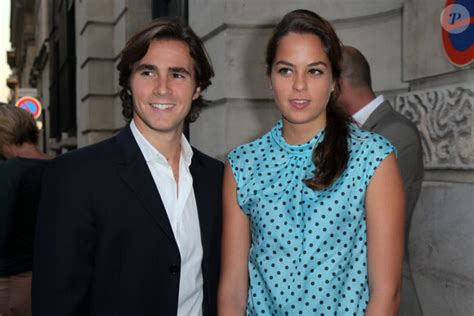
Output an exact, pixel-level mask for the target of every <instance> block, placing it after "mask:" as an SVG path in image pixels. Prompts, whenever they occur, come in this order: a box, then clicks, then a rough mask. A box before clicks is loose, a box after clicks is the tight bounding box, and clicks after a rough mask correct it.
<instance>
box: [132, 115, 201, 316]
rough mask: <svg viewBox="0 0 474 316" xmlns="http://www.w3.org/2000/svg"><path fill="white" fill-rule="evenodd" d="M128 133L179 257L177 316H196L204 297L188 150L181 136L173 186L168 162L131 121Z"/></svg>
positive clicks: (186, 143)
mask: <svg viewBox="0 0 474 316" xmlns="http://www.w3.org/2000/svg"><path fill="white" fill-rule="evenodd" d="M130 129H131V130H132V134H133V136H134V137H135V140H136V141H137V143H138V147H140V150H141V152H142V154H143V156H144V157H145V160H146V163H147V165H148V168H149V169H150V172H151V175H152V176H153V180H154V181H155V185H156V187H157V189H158V192H159V193H160V197H161V200H162V201H163V204H164V206H165V209H166V213H167V214H168V219H169V221H170V223H171V228H172V229H173V234H174V237H175V239H176V242H177V244H178V248H179V252H180V255H181V277H180V281H179V296H178V314H177V315H178V316H188V315H193V316H194V315H196V316H200V315H202V303H203V297H204V293H203V277H202V269H201V263H202V257H203V250H202V244H201V230H200V228H199V217H198V212H197V205H196V199H195V196H194V189H193V178H192V176H191V172H190V171H189V166H190V164H191V158H192V156H193V151H192V148H191V146H190V145H189V143H188V141H187V140H186V138H185V137H184V136H183V135H181V155H180V158H179V183H178V185H176V181H175V178H174V176H173V170H172V169H171V166H170V165H169V164H168V161H167V160H166V158H165V157H164V156H163V155H162V154H161V153H160V152H159V151H158V150H157V149H156V148H155V147H153V145H152V144H151V143H150V142H149V141H148V140H147V139H146V138H145V137H144V136H143V134H142V133H140V131H139V130H138V128H137V127H136V125H135V123H134V121H133V120H132V122H131V123H130Z"/></svg>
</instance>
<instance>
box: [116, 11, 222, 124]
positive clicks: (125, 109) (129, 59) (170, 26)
mask: <svg viewBox="0 0 474 316" xmlns="http://www.w3.org/2000/svg"><path fill="white" fill-rule="evenodd" d="M154 40H177V41H181V42H183V43H185V44H186V45H187V46H188V47H189V52H190V54H191V57H192V58H193V60H194V74H195V78H196V86H197V87H199V88H200V89H201V92H202V91H204V90H205V89H206V88H207V87H208V86H209V85H210V84H211V78H212V77H214V70H213V68H212V64H211V62H210V59H209V57H208V55H207V52H206V49H205V48H204V44H203V43H202V41H201V39H200V38H199V37H198V36H197V35H196V34H195V33H194V32H193V30H192V29H191V28H190V27H189V26H187V25H184V24H183V23H182V22H180V21H179V20H178V19H176V18H171V17H161V18H159V19H156V20H154V21H153V22H152V23H151V24H150V25H148V26H147V27H146V28H144V29H143V30H141V31H139V32H138V33H136V34H135V35H133V36H132V38H130V39H129V41H128V42H127V45H126V46H125V48H124V49H123V50H122V53H121V55H120V61H119V63H118V65H117V69H118V71H119V84H120V86H121V87H122V89H121V90H120V100H122V114H123V116H124V117H125V119H126V120H127V121H130V120H131V119H132V117H133V101H132V96H131V93H130V76H131V74H132V67H133V65H134V64H135V63H136V62H137V61H139V60H140V59H142V58H143V56H145V54H146V53H147V51H148V47H149V46H150V43H151V42H152V41H154ZM207 103H208V101H207V100H204V99H203V98H202V96H199V98H197V99H196V100H194V101H193V102H192V105H191V110H190V112H189V113H188V115H187V117H186V122H194V121H195V120H196V119H197V118H198V116H199V111H200V110H201V108H202V107H204V106H206V105H207Z"/></svg>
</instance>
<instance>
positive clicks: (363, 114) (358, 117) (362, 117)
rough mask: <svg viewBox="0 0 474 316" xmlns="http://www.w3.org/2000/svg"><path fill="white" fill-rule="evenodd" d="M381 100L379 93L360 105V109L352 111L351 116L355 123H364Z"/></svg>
mask: <svg viewBox="0 0 474 316" xmlns="http://www.w3.org/2000/svg"><path fill="white" fill-rule="evenodd" d="M383 101H385V99H384V97H383V95H379V96H378V97H376V98H375V99H373V100H372V101H370V102H369V103H367V104H366V105H365V106H364V107H362V109H360V110H359V111H357V112H356V113H354V115H352V117H353V118H354V120H355V121H356V122H357V123H359V125H360V126H362V125H364V123H365V122H366V121H367V119H368V118H369V116H370V115H371V114H372V112H374V111H375V109H377V108H378V106H379V105H380V104H382V103H383Z"/></svg>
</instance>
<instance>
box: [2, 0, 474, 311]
mask: <svg viewBox="0 0 474 316" xmlns="http://www.w3.org/2000/svg"><path fill="white" fill-rule="evenodd" d="M11 3H12V13H11V16H12V20H11V27H12V28H11V40H12V48H13V50H12V52H9V53H8V60H9V63H10V65H11V67H12V71H13V73H12V76H11V77H10V79H9V82H8V83H9V86H10V87H13V89H12V91H16V92H14V93H12V100H13V99H15V98H16V97H17V96H18V91H20V90H19V89H25V88H26V89H28V88H29V89H35V91H36V93H37V96H38V98H39V99H40V100H41V101H42V103H43V104H44V107H45V111H44V112H45V117H44V121H45V124H44V125H45V128H44V130H45V148H46V150H48V151H50V152H53V153H56V154H59V153H62V152H64V151H67V150H71V149H74V148H77V147H81V146H84V145H87V144H91V143H95V142H97V141H100V140H102V139H104V138H107V137H110V136H111V135H113V134H114V133H115V132H116V131H117V130H118V129H120V128H121V127H122V126H123V125H124V124H125V122H124V120H123V119H122V116H121V106H120V100H119V98H118V91H119V87H118V84H117V82H118V73H117V71H116V70H115V67H116V65H117V62H118V58H119V53H120V50H121V49H122V48H123V47H124V46H125V43H126V40H127V38H128V37H129V36H130V35H131V34H132V33H134V32H135V31H136V30H137V29H139V28H140V27H141V26H143V25H144V24H146V23H147V22H148V21H150V20H151V19H152V18H153V17H157V16H160V15H165V14H171V15H179V16H181V17H182V18H183V19H187V20H188V22H189V24H190V25H191V26H192V27H193V29H194V30H195V31H196V32H197V33H198V35H199V36H201V38H202V39H203V40H204V42H205V45H206V47H207V49H208V52H209V54H210V56H211V59H212V61H213V64H214V68H215V71H216V77H215V78H214V80H213V84H212V86H211V87H210V88H209V89H208V91H207V92H206V98H207V99H210V100H212V101H213V102H212V104H211V105H210V106H209V107H208V108H206V109H205V110H204V111H203V112H202V114H201V117H200V118H199V119H198V120H197V122H195V123H193V124H191V126H190V140H191V143H192V144H193V145H194V146H196V147H197V148H199V149H201V150H203V151H205V152H208V153H209V154H211V155H212V156H214V157H218V158H220V159H224V158H225V155H226V153H227V152H228V151H229V150H231V149H232V148H234V147H235V146H237V145H239V144H242V143H244V142H247V141H250V140H252V139H254V138H256V137H257V136H258V135H261V134H263V133H264V132H265V131H267V130H268V129H269V128H270V127H271V126H272V125H273V123H274V121H275V120H276V119H277V118H278V113H277V112H276V110H275V108H274V104H273V102H272V95H271V91H270V90H269V88H268V82H267V79H266V77H265V65H264V51H265V43H266V41H267V39H268V38H269V36H270V33H271V29H272V27H274V25H275V24H276V22H277V21H278V20H279V19H280V18H281V16H282V15H283V14H285V13H286V12H288V11H290V10H293V9H296V8H305V9H310V10H314V11H316V12H318V13H319V14H321V15H322V16H324V17H325V18H327V19H328V20H330V21H331V22H332V23H333V25H334V26H335V28H336V31H337V32H338V34H339V35H340V38H341V40H342V41H343V43H345V44H348V45H352V46H355V47H357V48H359V49H360V50H361V51H362V52H363V53H364V55H365V56H367V58H368V61H369V63H370V64H371V68H372V77H373V83H374V89H375V90H376V91H377V93H383V94H384V95H385V96H386V98H388V99H389V100H390V101H391V102H392V105H393V106H394V107H395V108H396V110H398V111H399V112H401V113H402V114H404V115H405V116H407V117H408V118H410V119H411V120H412V121H414V122H415V123H416V124H417V126H418V128H419V130H420V132H421V135H422V142H423V150H424V161H425V181H424V183H423V190H422V193H421V196H420V200H419V202H418V205H417V208H416V210H415V213H414V217H413V220H412V225H411V227H412V228H411V232H410V240H409V244H410V257H411V262H412V272H413V274H414V278H415V281H416V288H417V292H418V295H419V298H420V301H421V305H422V308H423V312H424V314H425V315H472V314H474V300H473V299H472V298H473V297H474V234H473V233H472V227H474V209H473V205H474V203H473V202H474V201H473V199H474V138H473V104H474V65H473V63H472V62H471V63H468V64H466V65H463V66H459V65H458V66H456V65H454V64H453V63H452V62H450V60H449V59H448V56H447V55H446V53H445V49H444V48H443V38H442V23H441V19H440V16H441V12H442V10H443V8H444V6H445V4H446V1H445V0H378V1H371V0H357V1H356V0H293V1H283V0H258V1H255V0H188V1H167V0H162V1H156V0H155V1H153V0H134V1H131V0H95V1H92V0H69V1H68V0H22V1H20V0H12V1H11ZM471 14H472V13H471ZM471 45H472V44H471ZM22 91H25V90H22Z"/></svg>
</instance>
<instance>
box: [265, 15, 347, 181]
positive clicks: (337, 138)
mask: <svg viewBox="0 0 474 316" xmlns="http://www.w3.org/2000/svg"><path fill="white" fill-rule="evenodd" d="M288 33H298V34H313V35H315V36H317V37H319V38H320V39H321V42H322V43H323V46H324V51H325V52H326V54H327V56H328V58H329V60H330V62H331V70H332V75H333V80H334V83H335V87H334V91H333V92H332V93H331V97H330V98H329V102H328V105H327V108H326V116H327V123H326V128H325V131H324V139H323V141H322V142H321V143H319V145H318V146H317V147H316V148H315V149H314V151H313V163H314V165H315V171H314V176H313V178H311V179H306V180H304V182H305V184H306V185H307V186H308V187H310V188H311V189H313V190H322V189H324V188H327V187H329V186H330V185H331V184H333V183H334V182H335V181H336V180H337V179H338V178H339V176H340V175H341V174H342V173H343V172H344V169H345V168H346V166H347V162H348V160H349V148H348V136H349V125H348V123H349V122H351V121H352V119H351V118H350V116H349V115H348V114H347V113H346V112H345V111H344V110H343V109H342V108H341V107H339V106H337V104H336V100H337V96H338V94H339V83H338V81H339V77H340V75H341V65H340V63H341V56H342V50H341V42H340V40H339V38H338V36H337V35H336V32H335V31H334V29H333V27H332V26H331V24H330V23H329V22H328V21H326V20H325V19H323V18H322V17H320V16H319V15H317V14H316V13H314V12H311V11H308V10H295V11H292V12H289V13H287V14H286V15H285V16H284V17H283V19H282V20H281V21H280V23H278V25H277V26H276V28H275V30H274V31H273V34H272V36H271V38H270V40H269V42H268V46H267V53H266V64H267V75H268V76H269V75H270V74H271V71H272V67H273V63H274V61H275V55H276V52H277V49H278V44H279V43H280V40H281V39H282V38H283V37H284V36H285V35H287V34H288Z"/></svg>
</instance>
